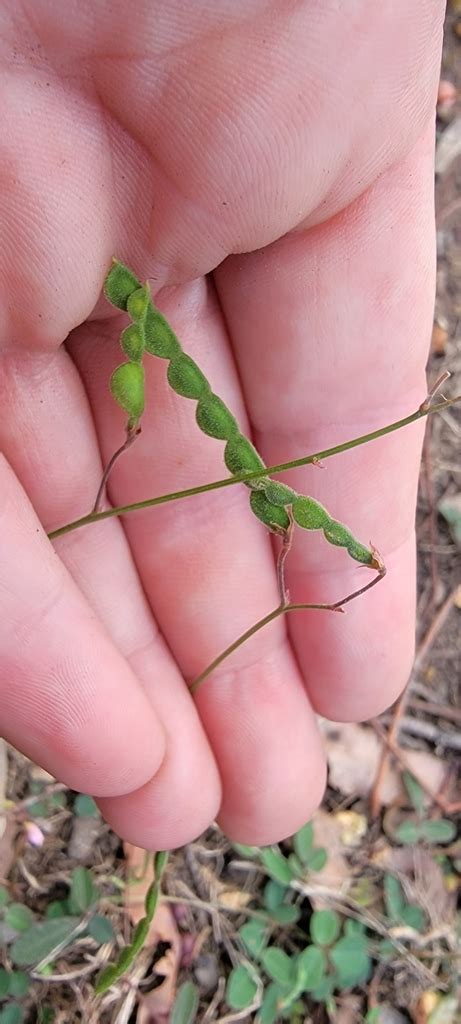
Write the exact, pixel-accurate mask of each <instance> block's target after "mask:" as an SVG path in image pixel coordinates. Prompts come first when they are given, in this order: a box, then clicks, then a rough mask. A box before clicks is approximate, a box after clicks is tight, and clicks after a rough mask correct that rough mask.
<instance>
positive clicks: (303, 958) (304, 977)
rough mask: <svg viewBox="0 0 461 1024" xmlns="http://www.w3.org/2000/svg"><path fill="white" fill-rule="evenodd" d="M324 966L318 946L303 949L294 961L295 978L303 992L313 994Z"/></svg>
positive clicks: (324, 962)
mask: <svg viewBox="0 0 461 1024" xmlns="http://www.w3.org/2000/svg"><path fill="white" fill-rule="evenodd" d="M319 913H320V911H319ZM326 966H327V964H326V960H325V954H324V953H323V950H321V949H319V947H318V946H307V947H306V949H303V951H302V953H300V954H299V956H298V958H297V960H296V973H297V978H298V981H299V985H300V986H301V985H302V991H303V992H313V991H314V989H316V988H317V987H318V985H320V983H321V981H322V979H323V976H324V974H325V971H326Z"/></svg>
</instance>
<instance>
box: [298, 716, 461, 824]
mask: <svg viewBox="0 0 461 1024" xmlns="http://www.w3.org/2000/svg"><path fill="white" fill-rule="evenodd" d="M320 728H321V731H322V733H323V736H324V746H325V750H326V754H327V759H328V777H329V782H330V785H331V786H332V787H333V788H334V789H337V790H338V792H339V793H342V794H343V796H368V794H369V792H370V790H371V787H372V785H373V780H374V778H375V776H376V772H377V770H378V766H379V762H380V759H381V752H382V742H381V740H380V739H379V737H378V736H377V735H376V733H375V732H374V730H373V729H370V728H369V727H368V726H365V725H355V723H353V722H347V723H337V722H327V721H326V720H325V719H321V720H320ZM405 757H406V760H407V762H408V767H409V769H410V770H411V771H412V772H413V773H414V774H415V775H416V776H417V777H422V778H424V780H425V782H426V783H427V785H428V786H430V787H431V789H432V790H433V792H436V791H437V790H438V789H439V787H440V786H441V784H442V781H443V778H444V771H445V769H444V764H443V761H441V760H440V758H437V757H435V755H434V754H430V753H428V752H426V751H422V750H408V751H406V752H405ZM404 795H405V789H404V786H403V784H402V780H401V772H400V770H399V769H398V767H396V766H395V765H394V764H393V763H392V761H391V762H390V763H389V767H388V770H387V772H386V775H385V777H384V779H383V783H382V786H381V788H380V798H381V803H382V804H383V806H385V807H386V806H388V805H389V804H392V803H395V802H397V801H398V800H399V799H401V797H402V796H404ZM427 802H429V798H427ZM316 842H317V839H316Z"/></svg>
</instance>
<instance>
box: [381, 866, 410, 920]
mask: <svg viewBox="0 0 461 1024" xmlns="http://www.w3.org/2000/svg"><path fill="white" fill-rule="evenodd" d="M384 902H385V904H386V913H387V916H388V918H389V920H390V921H391V922H395V921H401V920H402V912H403V908H404V906H405V899H404V895H403V890H402V886H401V884H400V882H399V880H398V878H396V877H395V875H386V876H385V878H384Z"/></svg>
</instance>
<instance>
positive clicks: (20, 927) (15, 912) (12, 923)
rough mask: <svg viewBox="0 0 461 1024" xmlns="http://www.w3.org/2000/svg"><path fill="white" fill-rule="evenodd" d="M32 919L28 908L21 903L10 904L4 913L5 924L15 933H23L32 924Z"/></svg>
mask: <svg viewBox="0 0 461 1024" xmlns="http://www.w3.org/2000/svg"><path fill="white" fill-rule="evenodd" d="M33 920H34V917H33V914H32V911H31V910H29V907H25V906H24V904H23V903H10V904H9V906H8V907H7V909H6V911H5V923H6V924H7V925H8V927H9V928H13V929H14V931H15V932H25V931H27V929H28V928H30V926H31V924H32V923H33Z"/></svg>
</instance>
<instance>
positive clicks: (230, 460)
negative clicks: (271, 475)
mask: <svg viewBox="0 0 461 1024" xmlns="http://www.w3.org/2000/svg"><path fill="white" fill-rule="evenodd" d="M224 462H225V463H226V466H227V468H228V470H229V472H230V473H232V476H236V475H237V473H251V471H252V470H255V471H257V470H258V469H265V465H264V462H263V460H262V458H261V456H260V455H259V454H258V452H257V451H256V448H255V447H254V445H252V443H251V441H249V440H248V438H247V437H244V436H243V434H236V435H235V437H231V439H230V441H228V442H227V444H226V447H225V449H224ZM266 483H267V481H266V480H265V479H264V478H260V479H259V480H248V482H247V483H246V486H247V487H251V489H252V490H264V489H265V487H266Z"/></svg>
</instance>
